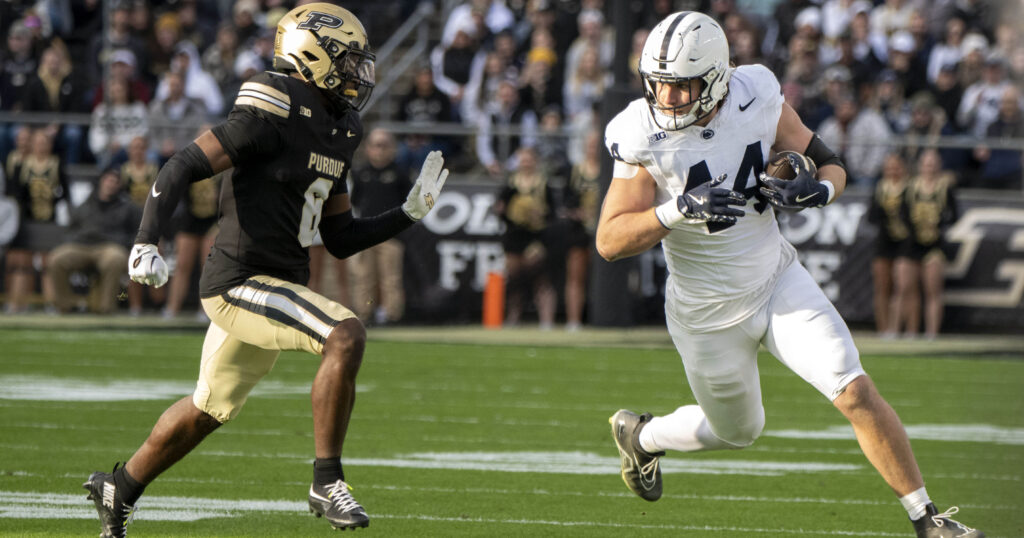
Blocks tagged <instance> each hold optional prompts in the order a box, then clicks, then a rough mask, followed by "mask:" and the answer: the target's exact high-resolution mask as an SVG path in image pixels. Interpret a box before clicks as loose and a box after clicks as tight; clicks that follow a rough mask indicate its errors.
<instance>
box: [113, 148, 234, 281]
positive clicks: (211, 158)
mask: <svg viewBox="0 0 1024 538" xmlns="http://www.w3.org/2000/svg"><path fill="white" fill-rule="evenodd" d="M230 167H231V159H230V157H228V155H227V153H226V152H225V151H224V147H223V146H222V145H221V143H220V141H219V140H217V137H216V136H214V135H213V133H211V132H210V131H206V132H204V133H203V134H202V135H200V136H199V138H197V139H196V140H195V142H193V143H192V144H189V145H188V146H187V147H186V148H185V149H183V150H181V151H179V152H177V153H175V154H174V155H173V156H172V157H171V159H170V160H169V161H167V164H165V165H164V166H163V168H161V169H160V173H159V174H158V175H157V177H156V181H154V182H153V188H152V189H150V191H149V197H148V198H146V205H145V207H144V208H143V210H142V222H141V224H140V225H139V233H138V234H137V235H136V236H135V246H133V247H132V251H131V254H130V255H129V257H128V276H129V277H130V278H131V279H132V280H134V281H135V282H138V283H140V284H146V285H150V286H156V287H158V288H159V287H160V286H163V285H164V284H165V283H167V277H168V274H167V264H166V263H165V262H164V260H163V258H162V257H161V256H160V253H159V252H158V251H157V248H156V243H157V241H159V239H160V235H161V233H162V231H163V226H164V225H166V223H168V222H170V220H171V214H172V213H174V209H175V208H176V207H177V206H178V202H179V201H180V200H181V197H182V196H183V195H184V193H185V189H186V188H188V185H189V183H192V182H195V181H200V180H203V179H206V178H208V177H211V176H213V175H214V174H216V173H217V172H220V171H222V170H226V169H228V168H230Z"/></svg>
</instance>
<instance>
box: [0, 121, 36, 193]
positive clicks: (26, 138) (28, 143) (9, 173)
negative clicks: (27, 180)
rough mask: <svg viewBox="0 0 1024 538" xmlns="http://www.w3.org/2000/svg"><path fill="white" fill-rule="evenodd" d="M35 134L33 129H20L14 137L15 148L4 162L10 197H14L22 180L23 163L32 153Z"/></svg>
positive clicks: (26, 127) (7, 189)
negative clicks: (33, 135)
mask: <svg viewBox="0 0 1024 538" xmlns="http://www.w3.org/2000/svg"><path fill="white" fill-rule="evenodd" d="M33 132H34V130H33V129H32V128H31V127H28V126H25V127H21V128H20V129H18V131H17V133H16V134H15V135H14V148H13V149H12V150H11V151H10V153H8V154H7V160H6V161H4V174H5V177H6V180H7V187H6V191H5V192H6V193H7V195H8V196H14V191H15V189H16V186H17V185H19V183H18V181H19V180H20V178H21V163H22V162H24V160H25V157H27V156H28V155H29V153H32V134H33Z"/></svg>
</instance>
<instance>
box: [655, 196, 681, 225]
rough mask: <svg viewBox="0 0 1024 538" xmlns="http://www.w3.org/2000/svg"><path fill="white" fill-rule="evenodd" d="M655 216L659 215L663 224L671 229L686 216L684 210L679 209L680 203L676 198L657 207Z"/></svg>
mask: <svg viewBox="0 0 1024 538" xmlns="http://www.w3.org/2000/svg"><path fill="white" fill-rule="evenodd" d="M654 216H656V217H658V220H659V221H660V222H661V225H662V226H664V227H665V228H668V229H670V230H671V229H672V227H673V226H675V225H676V224H678V223H679V222H680V221H682V220H683V219H685V218H686V217H684V216H683V214H682V212H680V211H679V204H678V202H676V199H675V198H673V199H671V200H669V201H667V202H665V203H663V204H661V205H659V206H658V207H655V208H654Z"/></svg>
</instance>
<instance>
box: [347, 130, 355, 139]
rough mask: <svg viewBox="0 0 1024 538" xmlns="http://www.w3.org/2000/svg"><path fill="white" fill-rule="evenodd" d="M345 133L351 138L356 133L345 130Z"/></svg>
mask: <svg viewBox="0 0 1024 538" xmlns="http://www.w3.org/2000/svg"><path fill="white" fill-rule="evenodd" d="M345 134H347V135H348V137H349V138H352V137H353V136H355V135H356V134H355V133H353V132H352V131H349V132H347V133H345Z"/></svg>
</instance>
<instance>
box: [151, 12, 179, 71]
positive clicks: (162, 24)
mask: <svg viewBox="0 0 1024 538" xmlns="http://www.w3.org/2000/svg"><path fill="white" fill-rule="evenodd" d="M153 31H154V39H153V41H152V42H151V43H150V48H149V69H148V71H149V74H150V75H151V76H154V77H156V78H157V79H159V78H160V77H162V76H164V73H166V72H167V71H168V70H169V69H170V68H171V60H172V59H173V58H174V53H175V47H176V46H177V45H178V43H179V42H180V41H181V23H180V22H179V21H178V15H177V14H175V13H172V12H167V13H163V14H162V15H160V16H159V17H157V19H156V23H155V24H154V25H153Z"/></svg>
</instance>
